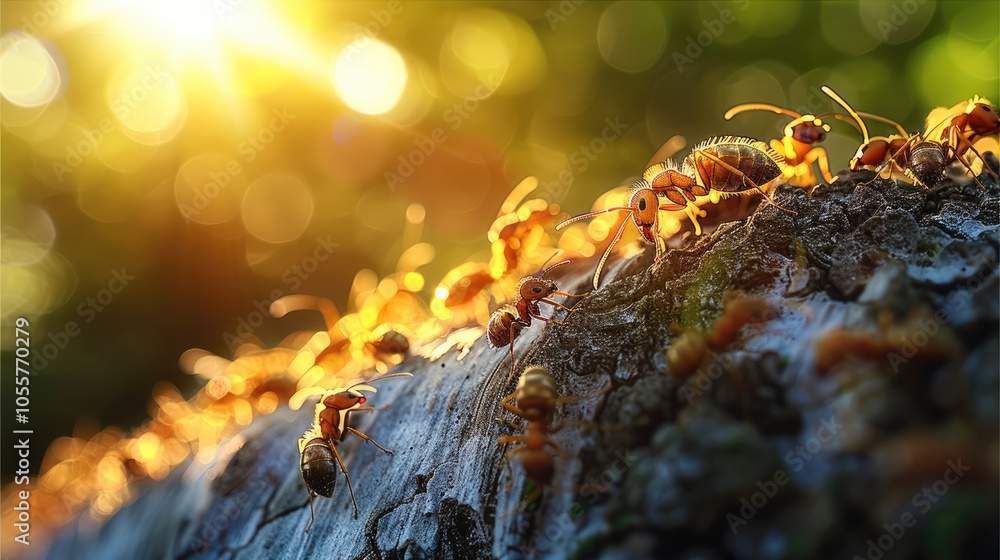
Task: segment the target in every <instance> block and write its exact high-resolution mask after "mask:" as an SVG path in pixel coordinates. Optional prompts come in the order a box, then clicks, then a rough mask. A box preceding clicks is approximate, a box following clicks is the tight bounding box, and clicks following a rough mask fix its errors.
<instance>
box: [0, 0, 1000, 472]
mask: <svg viewBox="0 0 1000 560" xmlns="http://www.w3.org/2000/svg"><path fill="white" fill-rule="evenodd" d="M0 7H2V13H0V16H2V18H0V19H2V20H0V31H2V34H3V35H2V39H0V40H2V45H0V94H2V100H0V104H2V105H0V124H2V133H0V134H2V169H0V182H2V183H0V184H2V224H3V241H2V243H3V246H2V316H3V322H4V327H3V337H2V340H3V349H4V352H3V358H2V360H3V371H4V375H3V384H4V385H3V389H4V391H3V394H4V395H7V396H9V395H12V393H11V389H12V379H13V375H12V374H13V372H12V371H11V370H12V363H13V355H12V352H11V348H12V339H13V330H14V329H13V326H12V324H13V321H14V319H15V318H17V317H20V316H24V317H28V318H29V319H30V321H31V328H30V331H31V336H32V342H33V352H34V354H35V356H39V357H40V359H39V361H36V362H35V365H36V367H37V370H38V371H37V375H35V376H34V377H33V378H32V385H31V390H32V394H31V398H32V415H31V427H32V428H34V429H35V440H34V442H33V443H34V445H35V449H36V450H38V451H40V450H41V449H44V446H45V445H47V443H48V442H49V441H51V440H52V439H53V438H55V437H58V436H61V435H68V434H70V433H71V432H72V431H73V430H74V426H76V427H78V429H79V430H81V432H83V433H92V432H93V431H95V430H96V429H97V428H99V427H102V426H107V425H118V426H122V427H124V428H128V427H130V426H134V425H136V424H138V423H139V422H140V421H141V420H142V419H143V418H145V417H146V415H147V406H148V403H149V400H150V394H151V391H152V388H153V386H154V385H155V384H156V383H157V382H158V381H160V380H168V381H170V382H171V383H173V384H175V385H177V386H178V387H180V388H181V390H182V391H183V392H185V393H186V394H190V393H192V392H193V391H195V390H196V389H197V387H198V384H199V382H198V381H197V380H195V379H194V378H191V377H189V376H187V375H185V374H183V373H182V372H181V371H180V370H179V368H178V366H177V359H178V356H180V354H181V353H182V352H183V351H184V350H186V349H188V348H191V347H201V348H205V349H208V350H210V351H212V352H215V353H217V354H220V355H223V356H228V355H230V350H231V349H230V348H229V347H228V345H227V334H229V335H235V334H236V333H237V330H238V329H239V328H240V326H241V321H249V322H251V323H252V322H254V320H255V319H256V317H255V316H254V313H255V312H256V311H257V310H258V309H259V308H261V307H262V306H263V308H266V302H267V301H269V300H270V299H272V298H273V297H274V294H275V291H276V290H278V291H281V293H283V294H288V293H309V294H316V295H322V296H326V297H330V298H331V299H333V300H334V301H335V302H336V303H337V305H338V306H339V307H340V309H341V310H345V309H348V310H349V309H352V306H353V302H350V301H349V294H350V291H351V286H352V282H354V280H355V277H356V275H357V273H358V272H359V271H361V270H365V269H369V270H372V271H374V272H375V273H376V274H377V275H378V276H380V277H381V276H384V275H386V274H389V273H392V272H393V271H394V270H395V269H396V267H397V260H398V259H399V257H400V254H401V253H402V251H403V250H404V249H406V247H408V246H410V245H411V244H412V243H414V242H415V241H416V239H415V238H414V235H416V234H415V233H414V231H418V232H419V239H420V240H422V241H426V242H428V243H430V244H431V245H433V247H434V248H435V256H434V259H433V260H432V261H431V262H429V263H427V264H424V265H422V266H420V267H419V268H418V269H417V270H416V271H415V272H416V273H417V276H412V277H411V280H412V284H411V286H410V288H411V289H419V290H420V291H421V293H422V294H423V295H424V296H425V297H426V298H427V299H429V298H430V297H431V294H432V293H433V290H434V287H435V286H436V285H437V282H438V281H439V280H440V279H441V277H442V276H443V275H444V274H445V273H446V272H447V271H448V270H450V269H451V268H453V267H455V266H456V265H458V264H460V263H462V262H463V261H465V260H467V259H472V260H478V261H481V262H485V261H486V260H488V259H489V244H488V243H487V241H486V230H487V228H488V227H489V224H490V222H491V221H492V219H493V218H494V217H495V216H496V213H497V211H498V209H499V206H500V203H501V201H502V200H503V199H504V197H505V196H506V195H507V193H508V192H509V191H510V189H511V188H512V187H513V186H514V185H515V184H517V183H518V182H519V181H520V180H521V179H522V178H524V177H525V176H527V175H535V176H537V177H538V178H539V180H540V182H541V188H540V189H539V191H536V194H541V195H543V196H546V197H548V198H549V199H550V200H552V201H554V202H559V203H560V204H561V205H562V206H563V208H564V209H565V210H567V211H569V212H571V213H579V212H582V211H585V210H587V209H589V208H590V205H591V203H592V202H593V200H594V199H595V198H596V197H597V196H598V195H599V194H601V193H603V192H605V191H607V190H608V189H610V188H612V187H615V186H618V185H620V184H625V183H627V182H630V181H631V179H632V178H634V177H635V176H637V175H638V174H639V173H641V171H642V169H643V166H644V164H645V163H646V161H647V160H648V159H649V157H650V156H651V155H652V154H653V153H654V152H655V151H656V149H657V148H658V147H659V146H660V145H661V144H662V143H663V142H664V141H666V140H667V139H668V138H669V137H671V136H672V135H674V134H681V135H683V136H685V137H686V139H687V142H688V143H687V148H688V149H689V148H690V147H691V146H692V145H693V144H694V143H695V142H697V141H699V140H702V139H704V138H706V137H709V136H714V135H724V134H739V135H745V136H752V137H756V138H760V139H764V140H767V139H770V138H773V137H776V136H778V135H780V131H781V129H782V128H783V126H784V124H785V122H786V120H785V119H784V118H783V117H779V116H777V115H773V114H770V113H751V114H745V115H740V116H738V117H736V118H735V119H734V120H733V121H731V122H726V121H724V120H723V119H722V114H723V112H724V111H725V110H726V109H727V108H729V107H731V106H732V105H735V104H737V103H744V102H751V101H759V102H767V103H773V104H777V105H781V106H785V107H788V108H789V109H792V110H795V111H797V112H803V113H804V112H814V113H815V112H824V111H829V110H832V109H834V108H835V107H834V106H833V105H832V104H831V103H830V101H829V100H828V99H827V98H826V97H824V96H822V94H821V93H820V91H819V88H820V86H821V85H823V84H827V85H830V86H832V87H833V88H834V89H835V90H836V91H837V92H839V93H840V94H841V95H842V96H843V97H844V98H845V99H847V100H848V101H850V102H851V103H852V104H853V105H854V107H855V108H856V109H858V110H864V111H869V112H874V113H879V114H882V115H884V116H887V117H890V118H893V119H896V120H898V121H900V122H901V123H903V124H904V126H905V127H906V128H907V129H908V130H913V131H916V130H919V129H922V128H923V125H924V122H923V120H924V117H925V116H926V114H927V113H928V112H929V111H930V110H931V109H932V108H933V107H935V106H939V105H943V106H952V105H954V104H956V103H959V102H961V101H963V100H965V99H967V98H970V97H972V96H973V95H974V94H980V95H984V96H987V97H989V98H990V99H991V100H993V101H996V99H997V98H998V97H1000V95H998V92H997V89H998V81H997V78H998V68H1000V63H998V51H1000V48H998V47H1000V45H998V38H997V35H998V25H997V23H998V19H1000V14H998V4H997V3H996V2H988V3H987V2H935V1H933V0H906V1H900V0H896V1H865V2H858V1H847V2H764V1H737V2H669V3H646V2H574V1H570V0H564V1H562V2H510V3H505V2H461V3H459V2H419V3H418V2H413V3H411V2H396V1H392V2H368V3H361V2H354V3H349V2H337V3H333V2H295V3H279V2H255V1H252V0H242V1H240V0H221V1H217V2H207V1H206V2H198V1H193V0H185V1H176V2H167V1H164V2H116V1H98V0H93V1H86V0H71V1H64V2H63V1H59V0H43V1H23V2H22V1H4V2H3V3H2V5H0ZM872 129H873V132H874V133H878V134H887V133H889V132H890V130H889V129H887V128H885V127H880V126H879V125H875V126H873V127H872ZM859 140H860V139H859V137H858V135H857V133H856V132H854V131H853V129H851V128H850V127H849V126H844V125H843V124H842V123H833V132H832V133H831V135H830V136H829V138H828V140H827V141H826V143H825V147H826V149H827V150H828V151H829V153H830V156H831V167H832V168H833V169H834V171H836V170H839V169H842V168H844V167H846V164H847V161H848V159H849V158H850V157H851V155H853V153H854V150H855V149H856V147H857V145H858V143H859ZM685 152H686V150H685V151H682V154H683V153H685ZM413 203H418V204H419V205H421V206H420V207H422V208H423V210H424V211H425V221H424V225H423V227H422V231H419V228H418V229H417V230H414V228H412V227H411V228H410V229H406V227H407V226H406V224H407V219H406V211H407V208H411V205H412V204H413ZM420 207H412V208H420ZM411 225H412V224H411ZM404 230H406V232H407V233H406V234H405V235H404ZM318 240H322V241H318ZM327 254H328V255H329V258H323V259H320V257H321V256H324V255H327ZM310 258H315V259H316V260H315V261H310V260H309V259H310ZM313 265H315V266H313ZM129 277H134V278H129ZM125 282H127V285H124V284H125ZM319 326H320V323H319V319H318V318H315V317H304V318H300V317H292V316H290V317H288V318H285V319H282V320H281V322H280V323H279V322H278V321H277V320H274V319H264V320H263V322H262V324H260V325H259V326H257V325H254V329H253V334H254V335H256V336H258V337H260V338H261V339H262V340H263V341H264V342H266V343H268V344H273V343H275V342H277V341H278V340H279V339H280V338H281V337H282V336H283V335H284V334H287V333H288V332H291V331H292V330H295V329H297V328H306V327H319ZM8 372H10V373H8ZM5 398H6V397H5ZM11 398H12V397H11ZM10 402H11V401H10V400H5V402H4V408H5V410H7V412H5V414H9V407H10ZM8 420H9V419H8V418H5V422H6V421H8ZM81 422H82V423H83V424H80V423H81ZM8 452H9V450H5V451H4V453H8ZM36 458H37V459H39V460H40V457H38V456H37V455H36ZM35 464H36V465H37V464H38V463H35ZM11 465H12V462H11V461H5V462H4V472H3V479H4V481H5V482H6V481H9V480H10V478H11V475H12V472H13V469H12V468H11Z"/></svg>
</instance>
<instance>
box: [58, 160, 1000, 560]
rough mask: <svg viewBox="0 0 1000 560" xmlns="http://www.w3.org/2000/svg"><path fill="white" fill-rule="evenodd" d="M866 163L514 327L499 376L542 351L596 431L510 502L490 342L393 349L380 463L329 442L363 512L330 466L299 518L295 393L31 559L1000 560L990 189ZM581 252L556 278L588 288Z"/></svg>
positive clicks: (380, 402) (381, 420)
mask: <svg viewBox="0 0 1000 560" xmlns="http://www.w3.org/2000/svg"><path fill="white" fill-rule="evenodd" d="M868 179H871V174H870V173H867V174H866V173H860V174H855V175H849V174H848V175H844V176H842V178H841V179H840V180H839V181H836V182H835V183H834V184H833V185H821V186H820V187H818V188H817V189H816V190H815V192H813V193H812V195H811V196H810V195H807V193H806V192H805V191H804V190H802V189H794V188H791V187H787V186H786V187H781V188H780V189H779V190H778V192H777V196H776V198H777V200H778V201H779V202H780V203H781V204H782V205H783V206H785V207H786V208H789V209H792V210H795V211H796V212H797V213H798V215H797V216H792V215H790V214H787V213H784V212H782V211H780V210H778V209H776V208H774V207H773V206H770V205H767V204H762V205H760V206H759V208H758V209H757V211H756V212H754V213H753V214H752V215H750V216H749V217H747V218H746V219H743V220H740V221H736V222H730V223H726V224H722V225H721V226H719V227H718V228H717V229H716V230H715V231H714V232H711V233H708V234H705V235H703V236H701V237H698V238H695V237H693V236H691V235H687V236H686V237H684V238H683V239H681V240H679V241H678V242H677V243H676V245H678V247H677V248H674V249H671V250H669V251H668V252H667V253H666V255H665V256H664V257H663V258H662V259H661V260H660V261H659V262H657V263H652V256H651V254H652V251H651V250H647V251H646V252H645V253H643V254H640V255H638V256H636V257H632V258H631V259H628V260H619V261H614V263H613V266H611V267H610V268H609V270H607V271H606V272H605V279H604V281H603V283H604V285H603V286H602V288H601V289H600V290H597V291H595V292H593V293H592V294H591V295H590V296H588V297H585V298H582V299H581V300H580V301H579V304H578V305H577V311H576V312H575V313H573V314H572V316H571V317H570V319H569V324H568V325H564V326H560V325H545V324H542V323H536V324H534V325H532V326H531V327H530V328H528V329H525V330H524V331H523V332H522V334H521V336H520V337H519V338H518V340H517V343H516V353H517V357H518V360H517V369H518V371H520V370H521V369H523V367H524V366H525V365H528V364H538V365H543V366H545V367H547V368H548V369H549V371H550V372H551V373H552V375H553V376H554V378H555V380H556V381H557V383H558V386H559V394H560V395H563V396H570V395H572V396H577V397H579V401H578V402H575V403H566V404H562V405H560V406H559V408H558V410H557V413H556V423H567V422H578V421H584V420H585V421H590V422H594V423H596V424H598V425H601V426H603V427H602V428H595V427H593V426H586V425H583V426H581V425H573V426H568V427H566V428H565V429H563V430H560V431H559V432H558V433H556V434H554V435H553V436H552V440H553V442H554V443H555V444H556V445H557V446H558V448H559V451H558V452H556V451H554V452H553V453H554V454H555V456H556V462H555V464H556V470H555V477H554V479H553V481H552V483H551V484H550V485H549V486H547V487H545V488H543V489H542V490H543V491H542V492H541V494H540V495H539V496H538V497H537V499H534V500H532V501H530V503H524V502H526V500H525V498H526V497H528V496H530V495H531V494H532V491H533V484H532V483H530V482H525V476H524V472H523V471H522V469H521V467H520V465H519V464H517V462H515V461H512V462H507V461H506V460H505V455H506V453H507V452H509V451H510V450H511V449H513V448H514V447H516V445H518V444H514V445H507V446H500V445H498V443H497V438H498V437H500V436H502V435H512V434H515V433H517V432H516V431H515V430H514V428H513V427H512V426H510V425H508V424H505V423H501V422H497V421H496V418H505V419H507V420H510V421H512V422H513V423H514V425H517V426H520V425H522V424H523V422H522V421H521V420H520V419H519V418H516V417H514V416H512V415H511V414H510V413H508V412H507V411H505V410H504V409H503V408H502V407H501V405H500V400H501V399H502V398H503V397H504V396H505V395H508V394H510V393H511V392H512V391H513V389H514V384H515V383H516V380H515V379H511V378H510V377H509V373H510V364H509V360H508V359H507V356H508V354H507V351H506V350H503V351H499V350H494V349H491V348H489V347H488V346H487V344H486V340H485V337H483V338H482V339H480V340H479V341H478V342H476V343H475V344H473V345H472V347H471V348H470V350H469V352H468V353H467V354H466V355H465V356H463V357H461V359H459V356H458V354H457V353H454V352H453V353H451V354H449V355H448V356H446V357H444V358H441V359H439V360H436V361H427V360H425V359H421V358H411V359H408V360H407V361H406V362H404V364H403V365H402V367H401V368H399V369H400V370H401V371H410V372H412V373H413V375H414V377H413V379H410V380H402V381H397V380H393V381H387V382H386V383H384V384H382V385H381V386H380V387H379V392H378V393H377V395H374V396H373V398H372V400H371V404H374V405H375V406H377V407H380V409H379V410H377V411H376V412H371V413H367V414H364V415H362V414H355V415H354V417H353V423H354V426H355V427H356V428H358V429H359V430H361V431H363V432H365V433H367V434H369V435H370V436H372V437H373V438H374V439H375V440H376V441H378V442H379V443H380V444H382V445H383V446H385V447H387V448H388V449H390V450H392V451H394V452H395V454H394V455H391V456H389V455H386V454H383V453H382V452H380V451H379V450H377V449H376V448H375V447H374V446H372V445H370V444H366V443H365V442H364V441H362V440H361V439H358V438H355V437H353V436H349V437H348V438H347V439H346V440H345V441H344V442H343V443H342V444H341V445H340V446H339V449H340V451H341V453H342V454H343V456H344V458H345V462H346V464H347V467H348V469H349V470H350V475H351V478H352V480H353V483H354V490H355V493H356V495H357V500H358V508H359V512H358V513H359V515H358V519H354V518H353V516H352V507H351V502H350V496H349V494H348V492H347V488H346V487H345V486H346V484H345V481H344V479H343V477H342V476H341V477H339V479H338V481H337V487H336V489H335V491H334V494H333V497H332V498H330V499H325V498H317V499H316V522H315V525H314V527H313V529H312V532H311V533H308V534H307V533H305V532H304V529H305V528H306V525H307V524H308V522H309V505H308V501H307V497H306V489H305V486H304V484H303V482H302V479H301V476H300V474H299V466H298V462H299V457H298V451H297V447H296V443H297V439H298V437H299V436H300V435H301V434H302V432H303V430H305V429H306V428H307V427H308V425H309V424H310V422H311V420H312V410H311V407H310V406H306V407H303V409H301V410H298V411H294V412H293V411H290V410H287V409H284V410H279V411H278V412H277V413H275V414H272V415H269V416H266V417H261V418H258V419H256V420H255V421H254V422H253V423H252V424H251V425H250V426H249V428H248V429H247V430H245V432H244V433H243V434H241V436H240V437H241V438H242V441H243V443H242V446H241V447H239V449H238V450H237V451H235V453H233V454H232V455H231V456H227V457H220V458H219V460H218V462H217V463H215V464H212V465H208V466H206V467H194V466H191V467H188V468H179V469H177V471H175V472H174V473H173V474H172V475H171V476H170V477H169V478H168V479H167V480H165V481H163V482H161V483H158V484H155V485H147V486H146V487H144V488H142V489H141V492H142V495H141V497H140V498H139V499H138V500H136V501H135V502H134V503H133V504H131V505H129V506H128V507H126V508H124V509H123V510H122V511H120V512H119V513H118V514H117V515H116V516H115V517H114V518H112V519H111V520H110V521H109V522H108V523H107V524H105V525H104V526H103V528H102V529H101V530H100V532H99V533H98V534H90V535H84V534H83V533H82V532H81V531H80V530H78V529H77V528H70V529H67V530H66V531H64V532H63V533H62V534H61V535H60V536H59V537H58V539H57V540H56V542H55V543H54V544H53V546H52V547H51V549H50V550H49V556H50V557H51V558H94V559H102V560H104V559H111V558H184V559H191V560H194V559H202V558H227V559H228V558H232V559H259V558H282V559H284V558H289V559H291V558H366V559H367V558H372V559H374V558H385V559H388V558H412V559H419V558H492V557H501V558H608V559H612V558H707V559H728V558H741V559H742V558H854V557H860V558H870V559H874V558H886V559H890V558H972V557H982V558H986V557H991V558H996V557H997V536H996V528H997V526H998V523H1000V514H998V504H997V496H998V485H997V476H998V473H997V460H996V456H997V449H998V422H1000V406H998V391H1000V382H998V353H1000V336H998V324H1000V323H998V318H1000V296H998V291H1000V289H998V273H997V263H998V249H1000V225H998V224H1000V188H998V187H997V183H996V181H995V180H994V179H992V178H988V177H983V178H982V179H981V180H982V181H983V182H984V184H986V185H987V190H986V191H985V192H984V191H982V190H981V189H980V188H979V187H977V186H976V185H975V183H972V184H970V185H955V184H952V183H947V184H945V185H943V186H939V187H937V188H934V189H931V190H928V189H923V188H918V187H913V186H909V185H904V184H895V183H892V182H889V181H882V180H876V181H874V182H871V183H870V184H863V182H864V181H865V180H868ZM592 264H593V263H590V262H586V263H578V264H576V265H574V267H575V268H573V267H569V268H570V270H568V271H567V272H566V274H565V275H564V276H563V277H561V278H559V283H560V288H561V289H564V290H568V291H574V290H580V291H583V290H586V289H587V288H586V287H587V285H588V284H589V281H590V274H591V271H590V270H587V268H586V267H589V266H591V265H592ZM739 297H755V298H759V299H761V300H764V301H765V302H766V303H767V304H768V305H769V306H770V308H771V309H772V312H771V313H769V314H767V315H766V316H765V317H763V318H761V319H759V320H755V321H751V322H750V323H749V324H746V325H744V326H742V328H741V329H740V330H739V331H738V336H737V337H736V338H735V340H734V341H732V342H729V343H728V344H726V345H725V347H723V348H721V349H713V350H707V351H706V352H705V353H704V356H702V357H700V358H699V360H700V363H699V365H698V367H697V368H696V371H695V372H694V373H693V374H691V375H689V376H684V375H681V372H679V371H671V364H672V363H673V362H672V361H671V360H670V359H669V351H670V349H671V347H672V345H673V344H674V343H675V342H676V341H678V340H680V339H681V337H682V336H683V333H685V332H704V333H710V332H712V330H713V328H714V325H715V323H716V320H717V319H718V318H719V317H720V315H722V314H723V311H724V309H725V305H726V302H727V301H730V300H733V299H734V298H739ZM558 316H559V317H563V315H562V314H561V313H560V314H559V315H558ZM873 348H874V350H872V349H873ZM382 407H385V408H382ZM578 424H579V422H578ZM234 447H235V446H234ZM873 547H874V548H873ZM886 550H887V551H886ZM855 555H856V556H855Z"/></svg>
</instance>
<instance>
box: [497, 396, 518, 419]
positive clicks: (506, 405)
mask: <svg viewBox="0 0 1000 560" xmlns="http://www.w3.org/2000/svg"><path fill="white" fill-rule="evenodd" d="M515 394H516V393H511V394H510V395H507V397H505V398H504V400H502V401H500V404H502V405H503V407H504V408H506V409H507V411H508V412H510V413H511V414H513V415H515V416H519V417H521V418H524V411H523V410H521V409H520V408H518V407H516V406H514V405H512V404H510V402H509V401H510V399H512V398H513V397H514V395H515Z"/></svg>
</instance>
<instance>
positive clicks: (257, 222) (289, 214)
mask: <svg viewBox="0 0 1000 560" xmlns="http://www.w3.org/2000/svg"><path fill="white" fill-rule="evenodd" d="M313 210H314V203H313V196H312V192H310V190H309V188H308V187H307V186H306V185H305V184H304V183H302V181H300V180H299V179H298V178H296V177H292V176H289V175H266V176H264V177H261V178H260V179H257V180H256V181H254V182H253V183H251V184H250V185H249V186H248V187H247V192H246V195H245V196H244V197H243V225H244V226H246V229H247V232H248V233H250V234H251V235H253V236H254V237H256V238H257V239H260V240H261V241H266V242H268V243H287V242H289V241H292V240H294V239H297V238H298V237H299V236H300V235H302V233H303V232H304V231H305V230H306V228H307V227H308V226H309V222H310V221H311V220H312V216H313Z"/></svg>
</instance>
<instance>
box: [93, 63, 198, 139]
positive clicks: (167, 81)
mask: <svg viewBox="0 0 1000 560" xmlns="http://www.w3.org/2000/svg"><path fill="white" fill-rule="evenodd" d="M136 66H137V67H136V68H134V69H133V68H123V69H121V70H119V72H118V74H117V75H116V76H115V77H114V78H112V80H111V81H110V82H108V88H107V90H106V99H107V103H108V108H109V109H110V111H111V112H112V113H113V114H114V116H115V118H116V119H118V122H120V123H121V124H122V125H124V126H123V129H122V131H123V132H124V133H125V134H126V135H128V136H129V138H131V139H132V140H135V141H136V142H138V143H140V144H152V145H155V144H162V143H163V142H166V141H168V140H170V139H172V138H173V137H174V136H175V135H176V134H177V132H179V131H180V129H181V127H182V126H183V124H184V120H185V118H186V117H187V102H186V100H185V99H184V93H183V92H182V91H181V88H180V85H179V84H178V82H177V79H176V77H175V76H174V75H173V74H172V73H171V72H170V71H168V70H167V69H166V68H164V67H163V66H161V65H158V64H156V63H152V62H151V63H146V64H139V65H136Z"/></svg>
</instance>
